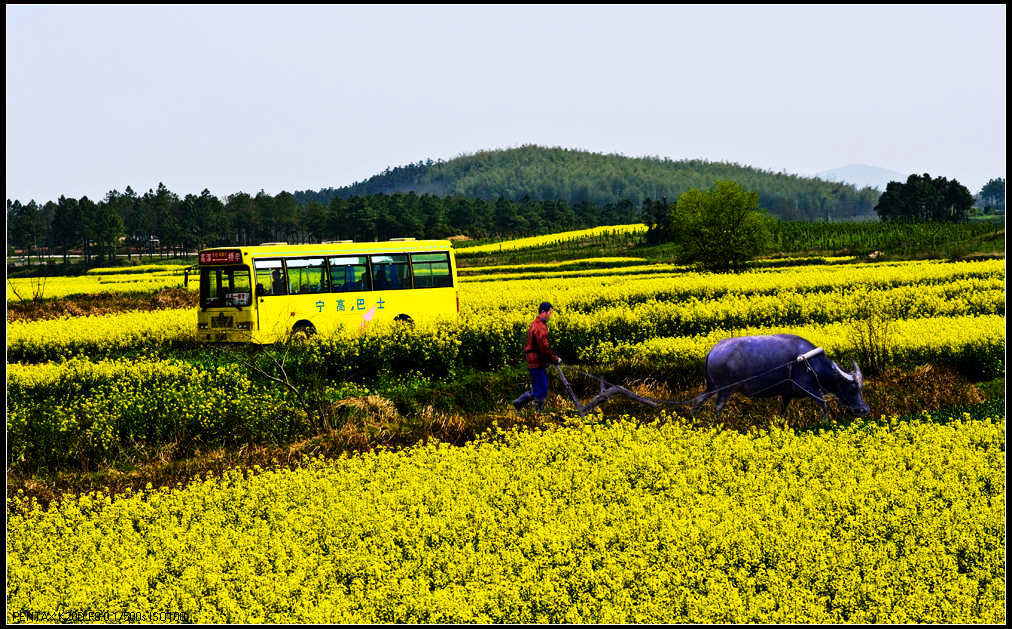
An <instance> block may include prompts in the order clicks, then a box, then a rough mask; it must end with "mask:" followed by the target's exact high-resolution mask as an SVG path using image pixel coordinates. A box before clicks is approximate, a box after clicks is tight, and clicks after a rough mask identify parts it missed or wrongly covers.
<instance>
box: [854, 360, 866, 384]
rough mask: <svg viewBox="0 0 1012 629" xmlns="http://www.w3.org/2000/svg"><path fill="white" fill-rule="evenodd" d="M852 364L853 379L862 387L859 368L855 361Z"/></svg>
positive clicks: (862, 380) (862, 378)
mask: <svg viewBox="0 0 1012 629" xmlns="http://www.w3.org/2000/svg"><path fill="white" fill-rule="evenodd" d="M853 362H854V377H855V378H857V383H858V384H860V385H862V386H864V376H862V375H861V368H860V367H858V366H857V361H856V360H855V361H853Z"/></svg>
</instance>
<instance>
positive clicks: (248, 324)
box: [235, 321, 253, 330]
mask: <svg viewBox="0 0 1012 629" xmlns="http://www.w3.org/2000/svg"><path fill="white" fill-rule="evenodd" d="M235 329H237V330H252V329H253V322H252V321H240V322H239V323H236V324H235Z"/></svg>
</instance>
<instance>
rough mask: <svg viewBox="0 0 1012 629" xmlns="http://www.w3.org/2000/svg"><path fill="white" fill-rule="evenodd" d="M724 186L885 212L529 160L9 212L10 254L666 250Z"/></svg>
mask: <svg viewBox="0 0 1012 629" xmlns="http://www.w3.org/2000/svg"><path fill="white" fill-rule="evenodd" d="M718 180H727V181H734V182H736V183H738V184H739V185H741V186H742V187H743V188H744V189H747V190H749V191H757V192H758V194H759V207H761V208H762V209H763V210H765V211H766V212H768V213H769V214H770V215H771V216H773V217H775V218H780V219H784V220H827V219H841V218H848V217H853V216H868V215H869V213H870V212H872V208H873V207H874V206H875V204H876V201H878V200H879V195H878V192H877V191H875V190H873V189H870V188H865V189H863V190H856V189H855V188H854V187H853V186H849V185H846V184H840V183H832V182H824V181H821V180H817V179H805V178H801V177H798V176H794V175H786V174H776V173H770V172H765V171H761V170H756V169H753V168H746V167H742V166H738V165H735V164H722V163H711V162H702V161H695V162H687V161H683V162H673V161H671V160H661V159H653V158H650V159H645V158H637V159H632V158H627V157H622V156H618V155H599V154H595V153H587V152H583V151H571V150H564V149H544V148H539V147H522V148H520V149H510V150H506V151H487V152H482V153H477V154H475V155H472V156H466V157H461V158H458V159H455V160H452V161H450V162H433V161H431V160H430V161H429V162H426V163H421V162H419V163H418V164H414V165H409V166H404V167H400V168H394V169H392V170H391V169H387V170H386V171H385V172H383V173H381V174H380V175H377V176H375V177H373V178H371V179H369V180H368V181H365V182H361V183H357V184H355V185H353V186H349V187H347V188H341V189H333V188H331V189H326V190H321V191H318V192H308V191H302V192H295V193H290V192H281V193H279V194H277V195H274V196H272V195H269V194H267V193H265V192H263V191H261V192H260V193H258V194H256V195H250V194H247V193H243V192H240V193H236V194H232V195H229V196H227V197H225V198H219V197H216V196H214V195H212V194H211V193H210V192H209V191H208V190H204V191H203V192H201V193H200V194H199V195H194V194H188V195H185V196H180V195H178V194H176V193H174V192H172V191H170V190H168V189H167V188H166V187H165V186H164V185H163V184H159V185H158V187H157V188H155V189H151V190H148V191H147V192H146V193H144V194H138V193H137V192H135V191H134V190H132V189H131V188H130V187H127V188H126V190H125V191H124V192H119V191H117V190H112V191H110V192H109V193H107V194H106V195H105V197H104V198H102V199H100V200H92V199H89V198H88V197H81V198H80V199H75V198H73V197H66V196H60V197H59V198H58V199H57V200H55V201H47V202H44V203H37V202H36V201H29V202H27V203H23V202H22V201H20V200H14V201H12V200H10V199H8V200H7V246H8V251H10V250H11V249H16V250H20V251H21V252H22V253H23V255H27V256H32V255H37V254H39V253H47V254H49V255H53V254H58V255H63V256H64V259H66V256H67V255H68V253H69V252H70V251H75V252H77V251H80V252H81V254H83V255H84V256H85V258H86V260H88V261H91V260H92V259H97V260H103V259H106V258H108V257H110V256H111V255H117V254H119V255H122V254H127V255H130V254H131V252H142V251H143V252H147V253H169V254H173V253H179V252H184V251H186V252H192V251H195V250H197V249H199V248H202V247H208V246H218V245H237V244H238V245H245V244H256V243H260V242H275V241H286V242H319V241H321V240H346V239H351V240H357V241H371V240H385V239H388V238H394V237H401V236H409V237H416V238H446V237H449V236H452V235H457V234H460V235H466V236H469V237H471V238H487V237H491V236H502V237H509V236H520V235H534V234H544V233H552V232H559V231H565V230H570V229H582V228H589V227H597V226H601V225H619V224H628V223H638V222H644V223H647V224H649V225H650V226H651V229H650V233H649V234H648V236H649V237H650V238H651V239H652V240H654V241H663V240H666V239H667V237H666V236H665V235H664V234H665V233H666V232H665V229H664V228H663V225H665V224H666V223H665V221H667V220H668V219H667V218H666V216H667V214H668V210H669V206H670V205H671V204H673V203H675V202H676V201H677V199H678V196H679V195H680V194H681V193H682V192H685V191H688V190H690V189H699V190H704V189H708V188H710V187H711V186H712V185H714V182H715V181H718ZM951 184H955V185H958V184H956V182H954V181H953V182H951ZM890 185H891V186H892V185H893V184H890ZM999 185H1000V196H1001V197H1002V199H1001V207H1002V209H1004V179H1001V180H1000V181H999V182H994V181H993V182H989V186H990V187H989V188H988V189H987V193H988V194H987V195H986V196H987V198H988V199H989V200H991V201H992V202H993V203H997V200H996V199H997V197H998V195H999V191H998V188H999ZM893 188H894V189H895V188H896V186H893ZM885 196H886V197H888V196H889V195H885ZM652 199H661V201H654V200H652ZM887 200H888V199H887ZM887 213H888V212H887ZM929 218H930V217H929Z"/></svg>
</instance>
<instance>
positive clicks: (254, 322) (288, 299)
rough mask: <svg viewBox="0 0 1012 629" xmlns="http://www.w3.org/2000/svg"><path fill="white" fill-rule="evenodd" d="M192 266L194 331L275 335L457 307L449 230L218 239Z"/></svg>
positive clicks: (260, 338)
mask: <svg viewBox="0 0 1012 629" xmlns="http://www.w3.org/2000/svg"><path fill="white" fill-rule="evenodd" d="M198 267H199V271H200V311H199V313H198V314H197V339H198V340H200V341H212V342H218V341H226V342H250V341H251V342H254V343H274V342H277V341H279V340H282V339H284V338H286V337H288V336H289V335H299V334H303V335H306V336H309V335H312V334H317V333H330V332H334V331H336V330H338V329H340V328H346V329H348V328H350V329H357V330H360V329H364V328H365V327H367V326H368V325H370V324H371V323H374V322H378V321H395V320H401V321H406V322H413V321H415V320H424V319H433V318H437V317H447V318H451V317H456V316H457V313H458V312H459V311H460V298H459V297H458V295H457V265H456V263H455V261H454V257H453V249H452V248H451V246H450V241H448V240H414V239H413V238H396V239H393V240H389V241H386V242H359V243H353V242H350V241H341V242H324V243H323V244H319V245H288V244H286V243H265V244H263V245H260V246H256V247H219V248H214V249H205V250H203V251H201V252H200V255H199V262H198Z"/></svg>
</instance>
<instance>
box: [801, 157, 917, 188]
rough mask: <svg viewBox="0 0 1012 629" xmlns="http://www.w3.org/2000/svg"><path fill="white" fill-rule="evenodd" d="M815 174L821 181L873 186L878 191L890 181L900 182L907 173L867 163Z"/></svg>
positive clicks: (859, 186)
mask: <svg viewBox="0 0 1012 629" xmlns="http://www.w3.org/2000/svg"><path fill="white" fill-rule="evenodd" d="M815 176H816V177H818V178H819V179H822V180H823V181H838V182H842V183H849V184H851V185H852V186H855V187H857V188H875V189H876V190H878V191H880V192H884V191H885V189H886V185H887V184H888V183H889V182H890V181H899V182H901V183H902V182H904V181H906V180H907V175H903V174H901V173H898V172H896V171H895V170H886V169H885V168H877V167H875V166H868V165H867V164H850V165H849V166H844V167H842V168H834V169H833V170H825V171H823V172H821V173H818V174H816V175H815Z"/></svg>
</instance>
